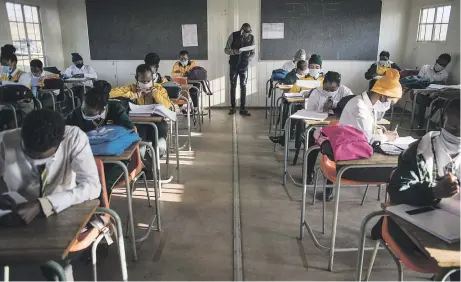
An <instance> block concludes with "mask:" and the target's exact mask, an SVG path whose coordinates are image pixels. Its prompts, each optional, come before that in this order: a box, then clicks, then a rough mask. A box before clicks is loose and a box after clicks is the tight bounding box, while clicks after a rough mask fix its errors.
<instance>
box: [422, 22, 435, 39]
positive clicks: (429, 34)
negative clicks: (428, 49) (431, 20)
mask: <svg viewBox="0 0 461 282" xmlns="http://www.w3.org/2000/svg"><path fill="white" fill-rule="evenodd" d="M432 27H433V25H432V24H427V25H426V31H425V33H424V41H431V37H432Z"/></svg>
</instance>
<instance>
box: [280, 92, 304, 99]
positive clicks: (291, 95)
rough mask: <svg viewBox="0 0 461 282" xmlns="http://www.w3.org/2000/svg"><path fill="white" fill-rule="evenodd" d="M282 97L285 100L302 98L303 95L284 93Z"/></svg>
mask: <svg viewBox="0 0 461 282" xmlns="http://www.w3.org/2000/svg"><path fill="white" fill-rule="evenodd" d="M283 96H285V97H286V98H302V97H303V94H302V93H284V94H283Z"/></svg>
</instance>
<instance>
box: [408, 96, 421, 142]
mask: <svg viewBox="0 0 461 282" xmlns="http://www.w3.org/2000/svg"><path fill="white" fill-rule="evenodd" d="M410 95H411V93H410ZM418 95H419V94H418V92H416V93H415V94H414V97H413V99H414V100H413V107H412V108H413V109H412V110H411V121H410V135H411V132H412V131H413V122H414V120H415V111H416V99H417V98H418Z"/></svg>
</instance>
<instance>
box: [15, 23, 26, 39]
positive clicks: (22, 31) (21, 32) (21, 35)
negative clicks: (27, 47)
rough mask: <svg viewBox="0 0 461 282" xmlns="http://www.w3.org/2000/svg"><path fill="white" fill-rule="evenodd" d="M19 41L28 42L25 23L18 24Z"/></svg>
mask: <svg viewBox="0 0 461 282" xmlns="http://www.w3.org/2000/svg"><path fill="white" fill-rule="evenodd" d="M17 26H18V34H19V40H26V30H25V29H24V24H23V23H17Z"/></svg>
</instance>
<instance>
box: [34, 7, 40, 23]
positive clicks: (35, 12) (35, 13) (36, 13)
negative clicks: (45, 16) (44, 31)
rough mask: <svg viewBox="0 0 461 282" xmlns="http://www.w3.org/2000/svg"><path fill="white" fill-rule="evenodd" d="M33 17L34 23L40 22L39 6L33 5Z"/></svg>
mask: <svg viewBox="0 0 461 282" xmlns="http://www.w3.org/2000/svg"><path fill="white" fill-rule="evenodd" d="M32 18H33V20H34V23H39V21H38V9H37V7H32Z"/></svg>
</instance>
